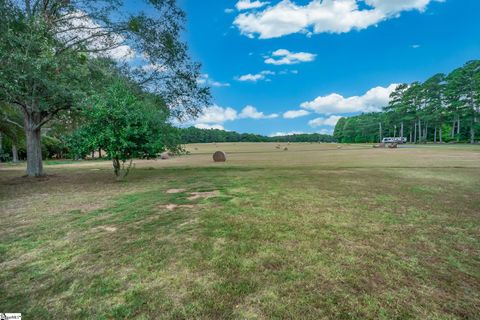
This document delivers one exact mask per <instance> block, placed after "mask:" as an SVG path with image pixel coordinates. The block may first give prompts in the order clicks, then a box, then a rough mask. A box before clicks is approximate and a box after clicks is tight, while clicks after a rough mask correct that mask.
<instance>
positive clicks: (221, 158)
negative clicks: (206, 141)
mask: <svg viewBox="0 0 480 320" xmlns="http://www.w3.org/2000/svg"><path fill="white" fill-rule="evenodd" d="M213 161H215V162H225V161H227V155H226V154H225V152H223V151H217V152H215V153H214V154H213Z"/></svg>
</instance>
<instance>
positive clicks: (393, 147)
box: [388, 143, 398, 149]
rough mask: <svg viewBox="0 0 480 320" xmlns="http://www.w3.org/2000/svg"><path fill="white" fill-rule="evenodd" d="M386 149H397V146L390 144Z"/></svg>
mask: <svg viewBox="0 0 480 320" xmlns="http://www.w3.org/2000/svg"><path fill="white" fill-rule="evenodd" d="M388 147H389V148H390V149H397V147H398V144H396V143H392V144H389V145H388Z"/></svg>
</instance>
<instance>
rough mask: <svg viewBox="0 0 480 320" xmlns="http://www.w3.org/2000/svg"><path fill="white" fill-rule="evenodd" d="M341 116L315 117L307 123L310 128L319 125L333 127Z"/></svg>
mask: <svg viewBox="0 0 480 320" xmlns="http://www.w3.org/2000/svg"><path fill="white" fill-rule="evenodd" d="M341 118H342V117H341V116H330V117H328V118H316V119H313V120H310V121H309V122H308V125H309V126H310V127H312V128H316V127H321V126H329V127H335V125H336V124H337V122H338V120H340V119H341Z"/></svg>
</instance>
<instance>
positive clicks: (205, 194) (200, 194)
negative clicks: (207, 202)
mask: <svg viewBox="0 0 480 320" xmlns="http://www.w3.org/2000/svg"><path fill="white" fill-rule="evenodd" d="M219 195H220V191H218V190H214V191H206V192H190V197H188V200H190V201H191V200H197V199H200V198H204V199H207V198H213V197H218V196H219Z"/></svg>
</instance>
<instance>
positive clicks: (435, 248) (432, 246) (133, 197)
mask: <svg viewBox="0 0 480 320" xmlns="http://www.w3.org/2000/svg"><path fill="white" fill-rule="evenodd" d="M275 146H276V144H269V143H257V144H255V143H244V144H241V143H237V144H218V145H213V144H208V145H189V146H188V147H187V149H188V150H189V151H190V152H191V154H190V155H188V156H182V157H178V158H173V159H170V160H165V161H160V160H158V161H137V164H136V168H135V169H134V170H133V172H132V174H131V176H129V178H128V179H127V181H125V182H115V180H114V178H113V172H112V169H111V164H110V163H109V162H102V161H94V162H80V163H71V162H52V163H51V165H47V167H46V169H47V172H48V173H49V174H50V175H49V176H48V177H46V178H42V179H35V180H31V179H28V178H22V177H21V176H22V174H23V170H24V167H23V166H21V165H20V166H10V165H3V164H2V166H1V167H0V212H1V213H0V220H1V227H2V231H1V233H0V283H1V288H2V289H1V292H2V293H1V294H0V312H22V314H23V316H24V318H25V319H33V318H35V319H87V318H88V319H124V318H129V319H132V318H136V319H192V318H197V319H198V318H202V319H271V318H277V319H280V318H283V319H478V318H479V315H480V147H479V146H463V145H449V146H441V147H440V146H421V147H412V148H401V149H396V150H389V149H373V148H371V146H367V145H343V146H342V147H341V148H340V149H339V148H338V147H337V145H335V144H290V145H288V146H287V145H282V148H281V149H276V148H275ZM285 146H287V147H288V151H283V147H285ZM217 149H221V150H225V151H226V152H227V154H228V161H227V162H226V163H213V162H212V160H211V154H212V152H213V151H215V150H217ZM173 189H179V190H173ZM182 189H184V190H182Z"/></svg>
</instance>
